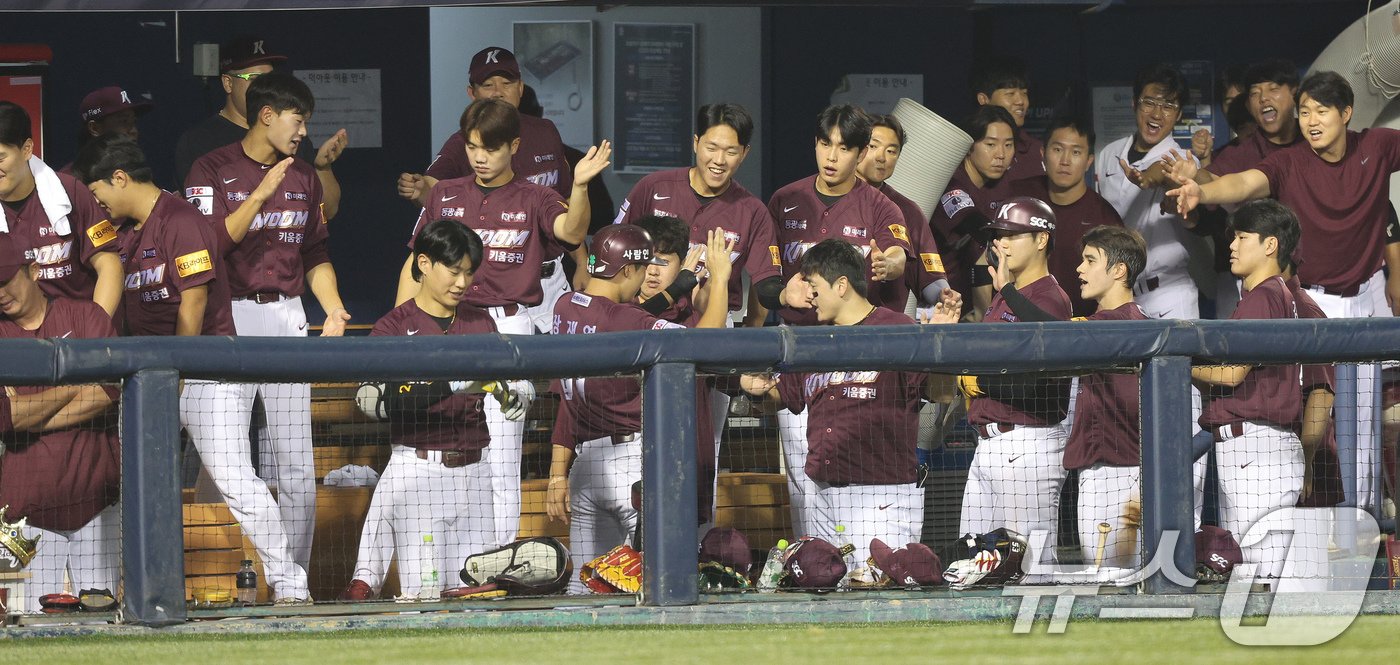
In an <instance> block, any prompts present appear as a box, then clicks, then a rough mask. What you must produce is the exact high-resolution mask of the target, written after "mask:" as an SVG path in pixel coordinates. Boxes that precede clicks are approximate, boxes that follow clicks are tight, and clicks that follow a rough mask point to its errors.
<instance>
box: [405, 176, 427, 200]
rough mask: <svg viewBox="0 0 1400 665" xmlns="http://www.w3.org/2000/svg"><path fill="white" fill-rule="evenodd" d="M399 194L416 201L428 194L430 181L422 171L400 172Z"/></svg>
mask: <svg viewBox="0 0 1400 665" xmlns="http://www.w3.org/2000/svg"><path fill="white" fill-rule="evenodd" d="M399 196H401V197H403V198H406V199H408V200H410V201H413V202H415V203H417V202H419V201H422V200H423V199H424V198H426V197H427V196H428V181H427V180H424V179H423V174H421V173H400V174H399Z"/></svg>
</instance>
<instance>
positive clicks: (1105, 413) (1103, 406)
mask: <svg viewBox="0 0 1400 665" xmlns="http://www.w3.org/2000/svg"><path fill="white" fill-rule="evenodd" d="M1058 230H1059V229H1058V228H1057V229H1056V231H1058ZM1147 318H1148V317H1147V315H1146V314H1144V313H1143V311H1142V307H1140V306H1139V305H1138V304H1137V303H1135V302H1128V303H1124V304H1123V305H1120V306H1118V307H1116V308H1114V309H1110V310H1106V311H1102V312H1094V313H1093V314H1091V315H1089V316H1088V317H1085V318H1082V319H1080V318H1077V319H1075V320H1076V321H1145V320H1147ZM1141 440H1142V430H1141V428H1139V427H1138V377H1137V375H1136V374H1122V373H1110V372H1095V373H1093V374H1085V375H1083V376H1081V377H1079V395H1078V397H1077V398H1076V399H1075V403H1074V429H1073V430H1072V431H1071V432H1070V434H1069V441H1068V443H1066V444H1065V468H1066V469H1071V470H1074V469H1087V468H1089V467H1091V466H1093V465H1095V464H1108V465H1112V466H1137V465H1138V464H1139V463H1141V460H1142V446H1141V445H1140V444H1139V442H1140V441H1141Z"/></svg>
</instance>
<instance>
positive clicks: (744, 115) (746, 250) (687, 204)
mask: <svg viewBox="0 0 1400 665" xmlns="http://www.w3.org/2000/svg"><path fill="white" fill-rule="evenodd" d="M752 138H753V118H751V117H750V116H749V112H748V111H747V110H745V109H744V107H742V106H739V105H738V104H726V103H719V104H707V105H705V106H702V107H700V110H699V111H697V112H696V114H695V139H694V144H693V146H692V150H693V151H694V153H695V166H691V167H684V168H677V169H670V170H666V171H657V172H655V173H650V174H647V175H646V176H644V177H643V178H642V179H641V180H639V181H637V184H636V186H634V187H632V191H631V192H629V193H628V194H627V198H625V199H623V200H622V206H621V207H620V208H619V209H618V213H617V219H616V220H615V221H617V222H635V221H637V220H638V219H641V218H643V217H645V216H647V215H657V216H661V217H674V218H676V219H683V220H686V221H687V222H689V224H690V245H691V246H692V247H703V246H704V245H705V242H706V238H707V237H708V235H709V232H710V231H711V230H712V229H715V228H718V227H721V226H723V227H724V230H725V232H726V233H729V234H730V237H731V238H732V239H733V240H734V248H735V249H734V252H735V255H734V256H732V257H730V259H731V260H732V262H733V263H734V264H735V265H739V266H743V268H744V270H745V271H747V272H748V274H749V282H750V283H751V284H753V291H752V293H753V294H754V297H752V298H750V299H749V313H748V315H747V316H746V317H745V318H744V323H745V325H750V326H761V325H763V320H764V319H765V318H766V316H767V313H768V310H769V309H772V308H773V306H775V305H776V304H777V299H778V293H779V292H781V291H782V290H783V282H782V270H781V268H782V265H781V262H780V261H779V260H778V241H777V237H776V235H775V233H774V230H773V218H772V216H771V215H769V214H768V209H767V208H765V207H764V206H763V202H762V201H760V200H758V197H756V196H754V195H753V194H751V193H749V190H747V189H744V186H743V185H740V184H739V183H737V182H735V181H734V176H735V175H736V174H737V173H738V172H739V167H741V166H743V164H744V159H745V158H746V157H748V155H749V144H750V141H751V140H752ZM702 265H703V263H702ZM742 286H743V275H742V274H741V273H740V272H739V271H735V273H734V276H733V278H732V283H731V284H730V285H729V308H730V311H734V312H737V311H739V310H740V308H741V305H742V303H743V299H744V294H743V290H742ZM755 302H757V303H758V304H760V305H762V306H756V305H755Z"/></svg>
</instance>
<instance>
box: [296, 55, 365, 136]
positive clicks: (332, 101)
mask: <svg viewBox="0 0 1400 665" xmlns="http://www.w3.org/2000/svg"><path fill="white" fill-rule="evenodd" d="M292 74H293V75H294V76H296V77H297V78H299V79H301V80H302V81H303V82H305V83H306V86H307V87H308V88H311V94H312V95H314V96H315V98H316V112H315V113H312V114H311V122H310V123H308V127H307V136H308V138H309V139H310V140H311V141H312V146H313V148H319V147H320V146H321V142H322V141H325V140H326V139H328V138H330V136H331V134H334V133H335V132H337V131H339V130H341V129H344V130H345V132H346V134H348V135H349V136H350V143H349V146H348V147H349V148H382V147H384V123H383V117H384V102H383V99H382V98H381V97H380V96H379V70H378V69H299V70H296V71H294V72H292Z"/></svg>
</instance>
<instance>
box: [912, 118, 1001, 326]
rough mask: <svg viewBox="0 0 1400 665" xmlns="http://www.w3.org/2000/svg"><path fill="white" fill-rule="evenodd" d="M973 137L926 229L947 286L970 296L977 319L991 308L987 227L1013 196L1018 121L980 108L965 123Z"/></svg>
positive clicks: (971, 313)
mask: <svg viewBox="0 0 1400 665" xmlns="http://www.w3.org/2000/svg"><path fill="white" fill-rule="evenodd" d="M963 131H966V132H967V133H968V135H969V136H971V137H972V140H973V143H972V148H971V149H969V150H968V152H967V158H966V159H964V160H963V166H962V168H960V169H957V170H956V171H954V172H953V177H952V179H951V180H949V181H948V188H947V189H946V190H944V192H943V196H942V197H940V198H939V199H938V208H937V209H935V210H934V211H933V218H932V219H930V220H929V227H930V228H931V229H932V230H933V237H934V242H936V243H937V245H938V248H939V250H940V253H941V254H940V255H941V256H942V257H943V265H944V267H945V268H946V271H947V274H948V284H949V286H951V287H952V288H953V290H955V291H957V292H958V293H970V294H972V297H971V298H969V299H967V300H965V301H964V303H963V304H964V306H969V307H971V309H970V310H969V312H968V314H969V316H970V317H971V318H973V319H975V318H976V317H977V316H979V315H980V314H981V313H983V312H985V311H986V308H987V307H988V306H989V305H990V304H991V298H992V294H991V293H990V290H989V289H988V288H986V285H987V283H988V282H987V278H986V274H985V271H984V269H978V268H976V267H975V266H979V265H986V262H987V261H986V258H985V257H984V256H983V255H984V253H985V252H986V249H987V244H988V243H989V242H990V240H991V234H990V233H989V232H988V231H987V230H986V228H987V223H988V221H989V220H991V219H992V218H993V217H995V216H996V213H997V208H998V204H999V203H1000V202H1001V201H1002V200H1003V199H1007V198H1010V196H1011V180H1010V179H1009V178H1007V177H1006V171H1007V169H1009V168H1010V167H1011V159H1012V155H1013V154H1014V153H1015V151H1016V121H1015V120H1014V119H1012V117H1011V114H1010V113H1007V111H1006V109H1004V108H1002V107H1000V106H991V105H984V106H982V107H981V108H979V109H977V111H976V112H975V113H973V114H972V116H971V117H969V118H968V119H967V121H966V122H965V123H964V124H963Z"/></svg>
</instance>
